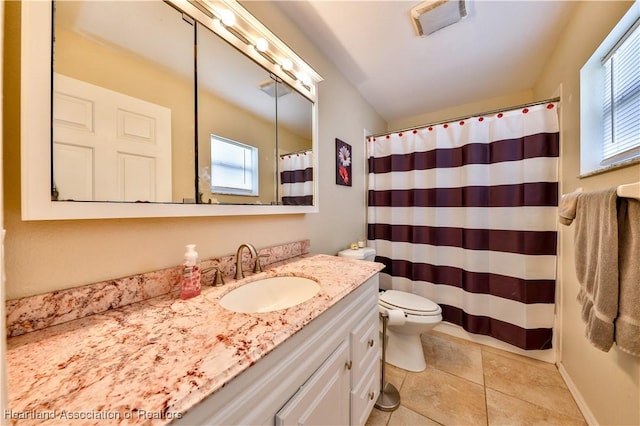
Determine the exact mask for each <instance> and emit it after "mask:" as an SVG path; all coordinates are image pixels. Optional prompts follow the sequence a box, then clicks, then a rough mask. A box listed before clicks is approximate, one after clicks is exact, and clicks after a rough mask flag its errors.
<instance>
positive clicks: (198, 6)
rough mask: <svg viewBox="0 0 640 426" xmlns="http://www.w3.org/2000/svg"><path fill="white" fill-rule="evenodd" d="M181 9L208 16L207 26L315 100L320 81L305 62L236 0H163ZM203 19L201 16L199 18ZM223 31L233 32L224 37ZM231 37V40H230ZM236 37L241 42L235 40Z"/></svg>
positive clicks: (225, 33)
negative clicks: (190, 7)
mask: <svg viewBox="0 0 640 426" xmlns="http://www.w3.org/2000/svg"><path fill="white" fill-rule="evenodd" d="M167 1H169V2H171V3H175V4H176V5H177V6H179V7H181V8H182V9H183V10H186V9H185V6H184V5H185V3H187V4H189V5H190V6H192V7H193V8H194V9H195V10H197V11H198V13H204V14H205V15H206V16H208V17H209V22H211V29H213V30H214V31H216V32H217V33H218V34H219V35H220V36H222V37H223V38H225V39H226V40H227V41H228V42H230V43H231V44H232V45H234V46H235V47H236V48H238V49H240V50H241V51H243V52H245V53H246V54H247V55H249V56H250V57H252V58H253V59H254V60H256V61H257V62H258V63H260V64H262V65H263V66H264V67H265V68H266V69H267V70H269V71H271V72H273V73H274V74H276V75H279V76H280V77H281V78H282V79H283V81H284V82H285V83H287V84H288V85H290V86H298V87H301V88H302V89H304V90H301V93H303V94H304V95H305V96H306V97H308V98H309V99H310V100H312V101H315V100H316V97H317V94H316V85H317V83H319V82H320V81H322V77H320V76H319V75H318V74H317V73H316V72H315V71H314V70H313V69H312V68H311V67H309V65H307V64H306V63H305V62H304V61H303V60H302V59H301V58H300V57H298V56H297V55H296V54H295V53H294V52H293V51H292V50H291V49H289V47H288V46H287V45H285V44H284V43H283V42H282V41H280V39H278V38H277V37H276V36H275V34H273V33H272V32H271V31H269V29H268V28H266V27H265V26H264V25H263V24H262V23H261V22H260V21H258V20H257V19H256V18H255V17H254V16H253V15H251V14H250V13H249V12H248V11H247V10H246V9H245V8H244V7H243V6H242V5H241V4H240V3H239V2H238V1H236V0H167ZM199 21H200V22H205V21H206V20H204V19H199ZM227 34H231V35H233V37H228V36H227ZM234 39H235V40H234ZM237 41H240V42H241V43H237Z"/></svg>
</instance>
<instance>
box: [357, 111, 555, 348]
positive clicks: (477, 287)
mask: <svg viewBox="0 0 640 426" xmlns="http://www.w3.org/2000/svg"><path fill="white" fill-rule="evenodd" d="M367 146H368V163H369V192H368V240H369V244H370V245H371V246H372V247H374V248H375V249H376V251H377V258H376V260H377V261H379V262H382V263H384V264H385V265H386V268H385V269H384V271H383V273H382V274H381V277H380V280H381V288H385V289H390V288H393V289H397V290H403V291H408V292H413V293H416V294H419V295H421V296H424V297H427V298H429V299H431V300H433V301H434V302H436V303H438V304H439V305H440V306H441V307H442V310H443V320H444V321H447V322H449V323H453V324H457V325H459V326H461V327H463V328H464V329H465V330H467V331H469V332H471V333H475V334H482V335H486V336H490V337H493V338H496V339H498V340H501V341H504V342H507V343H509V344H511V345H514V346H517V347H519V348H522V349H526V350H534V349H549V348H551V341H552V327H553V321H554V298H555V282H556V246H557V242H556V241H557V240H556V217H557V216H556V210H557V203H558V155H559V130H558V116H557V104H556V103H548V104H542V105H534V106H529V107H527V108H518V109H516V110H511V111H504V112H502V113H499V114H496V115H491V116H484V117H480V116H479V117H472V118H468V119H464V120H461V121H456V122H450V123H444V124H438V125H433V126H428V127H424V128H418V129H415V130H409V131H403V132H401V133H391V134H388V135H384V136H377V137H371V138H368V139H367Z"/></svg>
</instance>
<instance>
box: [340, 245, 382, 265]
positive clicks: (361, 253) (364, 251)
mask: <svg viewBox="0 0 640 426" xmlns="http://www.w3.org/2000/svg"><path fill="white" fill-rule="evenodd" d="M338 256H340V257H349V258H351V259H359V260H368V261H369V262H373V261H374V260H375V258H376V250H375V249H373V248H371V247H361V248H357V249H355V250H351V249H346V250H342V251H341V252H339V253H338Z"/></svg>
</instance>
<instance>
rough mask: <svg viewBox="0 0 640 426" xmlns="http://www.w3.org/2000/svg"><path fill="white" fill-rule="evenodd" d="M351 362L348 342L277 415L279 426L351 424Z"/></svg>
mask: <svg viewBox="0 0 640 426" xmlns="http://www.w3.org/2000/svg"><path fill="white" fill-rule="evenodd" d="M348 359H349V343H348V341H346V340H345V341H343V342H342V343H341V344H340V345H339V346H338V348H337V349H336V350H335V351H334V352H333V353H332V354H331V355H330V356H329V358H327V360H326V361H325V362H324V363H323V364H322V366H320V368H319V369H318V370H316V372H315V373H313V375H312V376H311V377H310V378H309V380H307V381H306V382H305V384H304V385H302V387H301V388H300V389H299V390H298V392H296V393H295V395H293V397H292V398H291V399H290V400H289V402H287V404H286V405H285V406H284V407H282V409H280V411H278V413H276V419H275V420H276V421H275V424H276V426H281V425H346V424H349V387H350V379H349V371H348V370H347V368H346V364H347V361H348Z"/></svg>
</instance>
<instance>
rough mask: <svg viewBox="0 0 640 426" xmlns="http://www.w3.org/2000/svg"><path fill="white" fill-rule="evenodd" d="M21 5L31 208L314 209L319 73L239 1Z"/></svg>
mask: <svg viewBox="0 0 640 426" xmlns="http://www.w3.org/2000/svg"><path fill="white" fill-rule="evenodd" d="M227 13H231V14H233V16H234V18H233V19H232V20H231V21H229V18H228V17H227V16H225V14H227ZM22 17H23V18H22V20H23V22H22V25H23V28H22V30H23V113H22V117H23V127H22V129H23V147H22V148H23V155H22V171H23V178H22V180H23V218H24V219H27V220H28V219H70V218H103V217H104V218H106V217H160V216H204V215H229V214H272V213H273V214H275V213H296V212H302V213H305V212H314V211H317V192H316V188H317V167H314V166H315V165H316V164H315V162H314V155H313V150H314V146H315V143H317V140H316V139H317V138H316V137H315V135H316V134H317V120H316V117H317V102H316V100H317V97H316V90H317V83H318V82H319V81H321V78H320V77H319V76H318V75H317V74H316V73H315V72H314V71H313V70H312V69H310V68H309V67H308V65H306V64H305V63H304V62H303V61H302V60H301V59H299V58H298V57H297V56H296V55H295V54H293V52H291V51H290V50H289V49H288V48H287V47H286V46H285V45H284V44H282V43H281V42H280V41H279V40H277V39H275V36H273V35H272V34H271V33H270V32H269V31H268V30H267V29H266V28H264V27H262V26H261V24H260V23H259V22H257V20H255V18H253V17H252V16H251V15H249V14H248V12H246V10H244V8H242V6H240V5H239V4H238V3H236V2H235V1H224V2H207V3H206V4H205V3H201V2H187V1H185V2H182V1H174V2H165V1H160V0H158V1H111V2H96V1H89V0H87V1H73V2H68V1H60V2H54V3H49V2H24V3H23V13H22ZM47 30H50V31H49V32H47ZM42 34H45V35H46V36H43V35H42ZM45 45H47V48H43V47H44V46H45ZM47 62H48V63H49V64H51V65H52V66H50V67H47V66H46V64H47ZM294 68H295V69H294ZM303 74H304V76H303ZM47 99H48V102H47V101H46V100H47ZM44 153H47V154H48V155H47V156H46V157H45V156H44ZM314 179H315V180H314Z"/></svg>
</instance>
